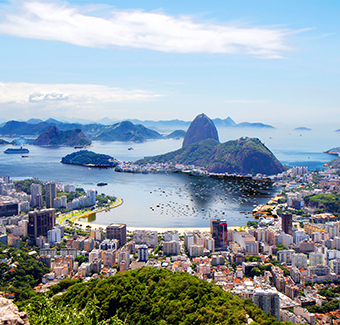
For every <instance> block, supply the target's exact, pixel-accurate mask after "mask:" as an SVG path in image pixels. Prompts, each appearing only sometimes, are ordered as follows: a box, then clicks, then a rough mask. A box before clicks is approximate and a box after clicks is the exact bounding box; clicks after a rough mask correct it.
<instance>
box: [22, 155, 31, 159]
mask: <svg viewBox="0 0 340 325" xmlns="http://www.w3.org/2000/svg"><path fill="white" fill-rule="evenodd" d="M21 158H29V156H28V155H22V156H21Z"/></svg>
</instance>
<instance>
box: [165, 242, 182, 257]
mask: <svg viewBox="0 0 340 325" xmlns="http://www.w3.org/2000/svg"><path fill="white" fill-rule="evenodd" d="M163 251H164V254H165V255H178V254H179V242H178V241H175V240H172V241H165V242H164V243H163Z"/></svg>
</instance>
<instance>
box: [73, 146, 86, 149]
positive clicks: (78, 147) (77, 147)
mask: <svg viewBox="0 0 340 325" xmlns="http://www.w3.org/2000/svg"><path fill="white" fill-rule="evenodd" d="M74 149H84V146H74Z"/></svg>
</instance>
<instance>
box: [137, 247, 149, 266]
mask: <svg viewBox="0 0 340 325" xmlns="http://www.w3.org/2000/svg"><path fill="white" fill-rule="evenodd" d="M148 258H149V249H148V246H146V245H140V246H139V247H138V262H147V261H148Z"/></svg>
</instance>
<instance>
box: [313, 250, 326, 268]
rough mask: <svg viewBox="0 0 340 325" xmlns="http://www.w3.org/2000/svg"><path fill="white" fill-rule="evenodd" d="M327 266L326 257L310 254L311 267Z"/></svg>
mask: <svg viewBox="0 0 340 325" xmlns="http://www.w3.org/2000/svg"><path fill="white" fill-rule="evenodd" d="M324 264H325V257H324V255H323V254H322V253H310V254H309V265H310V266H317V265H324Z"/></svg>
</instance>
